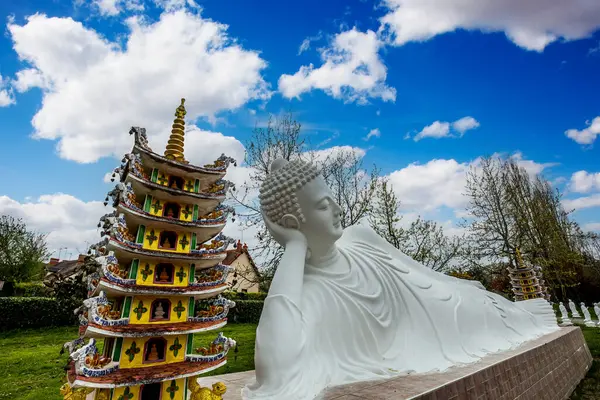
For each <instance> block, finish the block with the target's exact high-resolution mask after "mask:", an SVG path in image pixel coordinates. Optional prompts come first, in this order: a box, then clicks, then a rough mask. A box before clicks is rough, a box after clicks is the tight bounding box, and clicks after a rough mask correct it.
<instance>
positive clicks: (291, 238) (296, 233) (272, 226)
mask: <svg viewBox="0 0 600 400" xmlns="http://www.w3.org/2000/svg"><path fill="white" fill-rule="evenodd" d="M262 216H263V219H264V221H265V225H266V226H267V229H268V230H269V232H270V233H271V236H273V239H275V240H276V241H277V243H279V244H281V245H282V246H287V245H288V244H290V243H293V242H296V243H302V244H304V245H307V241H306V236H304V233H302V232H301V231H300V230H299V229H298V228H299V224H298V220H297V219H296V218H295V217H294V216H293V215H290V214H286V215H284V216H283V221H282V224H281V225H280V224H277V223H275V222H273V221H271V220H270V219H269V217H268V216H267V215H265V213H264V211H263V212H262Z"/></svg>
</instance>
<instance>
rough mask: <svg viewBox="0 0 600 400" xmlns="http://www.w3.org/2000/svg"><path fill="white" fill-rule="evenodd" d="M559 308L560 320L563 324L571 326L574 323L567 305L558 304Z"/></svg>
mask: <svg viewBox="0 0 600 400" xmlns="http://www.w3.org/2000/svg"><path fill="white" fill-rule="evenodd" d="M558 309H559V310H560V320H561V325H562V326H570V325H573V323H572V322H571V319H570V318H569V313H568V312H567V307H565V305H564V304H563V303H559V304H558Z"/></svg>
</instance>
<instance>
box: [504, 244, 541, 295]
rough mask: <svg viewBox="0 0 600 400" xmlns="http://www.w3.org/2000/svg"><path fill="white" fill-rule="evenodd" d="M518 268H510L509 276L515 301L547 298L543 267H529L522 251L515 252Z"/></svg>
mask: <svg viewBox="0 0 600 400" xmlns="http://www.w3.org/2000/svg"><path fill="white" fill-rule="evenodd" d="M515 260H516V264H517V266H516V268H510V267H509V268H508V276H509V278H510V283H511V285H512V291H513V293H514V295H515V301H521V300H529V299H538V298H545V299H548V294H547V293H548V292H547V289H546V287H545V286H544V281H543V279H541V267H535V266H527V265H525V263H524V262H523V257H522V256H521V251H520V250H519V249H516V251H515Z"/></svg>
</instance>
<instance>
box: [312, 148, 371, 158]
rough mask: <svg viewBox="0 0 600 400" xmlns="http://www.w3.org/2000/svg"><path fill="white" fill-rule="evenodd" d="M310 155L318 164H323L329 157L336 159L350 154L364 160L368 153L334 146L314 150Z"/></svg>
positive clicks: (357, 149)
mask: <svg viewBox="0 0 600 400" xmlns="http://www.w3.org/2000/svg"><path fill="white" fill-rule="evenodd" d="M309 153H310V155H311V156H312V157H313V159H314V160H315V161H316V162H323V161H325V160H327V157H335V156H336V155H340V154H348V153H354V154H355V155H356V156H357V157H358V158H363V157H364V156H365V154H367V151H366V150H365V149H361V148H360V147H352V146H333V147H329V148H327V149H322V150H314V151H311V152H309Z"/></svg>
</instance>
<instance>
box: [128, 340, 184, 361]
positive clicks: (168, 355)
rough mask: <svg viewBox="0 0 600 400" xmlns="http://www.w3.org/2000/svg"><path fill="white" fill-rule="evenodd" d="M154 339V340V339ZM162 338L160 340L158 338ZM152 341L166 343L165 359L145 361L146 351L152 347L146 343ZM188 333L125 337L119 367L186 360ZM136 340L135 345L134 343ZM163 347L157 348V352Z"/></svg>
mask: <svg viewBox="0 0 600 400" xmlns="http://www.w3.org/2000/svg"><path fill="white" fill-rule="evenodd" d="M153 339H154V340H153ZM156 339H160V340H156ZM151 340H153V341H152V343H154V344H156V343H164V342H163V340H164V341H166V345H163V346H164V352H165V354H164V360H163V361H155V362H151V361H146V362H144V358H145V354H144V352H150V351H151V350H152V348H150V349H148V348H147V347H148V346H146V344H147V343H148V342H149V341H151ZM186 341H187V335H173V336H170V335H169V336H163V337H161V338H156V337H140V338H123V350H121V361H120V363H119V368H121V369H123V368H140V367H154V366H157V365H165V364H172V363H176V362H181V361H184V360H185V349H186V343H187V342H186ZM134 342H135V346H134V345H133V344H134ZM161 351H162V349H158V350H157V354H160V352H161Z"/></svg>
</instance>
